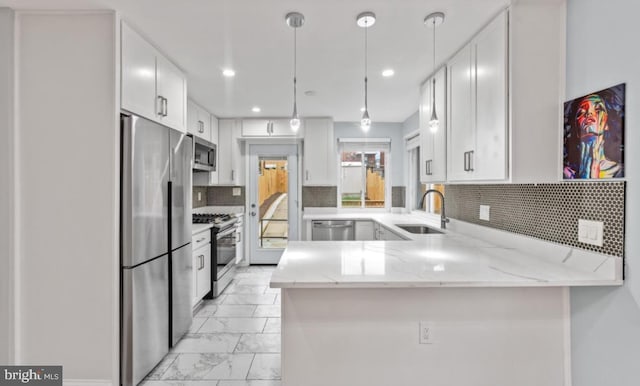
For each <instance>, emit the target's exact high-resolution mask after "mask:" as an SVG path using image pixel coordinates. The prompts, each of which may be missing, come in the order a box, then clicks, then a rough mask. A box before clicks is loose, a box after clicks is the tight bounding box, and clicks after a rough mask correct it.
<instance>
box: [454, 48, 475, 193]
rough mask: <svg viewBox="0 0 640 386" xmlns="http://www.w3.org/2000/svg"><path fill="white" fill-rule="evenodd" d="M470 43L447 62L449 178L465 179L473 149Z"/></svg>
mask: <svg viewBox="0 0 640 386" xmlns="http://www.w3.org/2000/svg"><path fill="white" fill-rule="evenodd" d="M471 59H472V57H471V47H470V46H466V47H464V48H463V49H462V50H460V51H459V52H458V53H457V54H456V55H455V56H454V57H453V58H452V59H451V61H450V62H449V64H448V66H447V75H448V78H449V81H448V86H449V87H448V89H449V90H448V91H449V104H448V107H449V151H448V159H449V179H450V180H452V181H461V180H465V179H469V178H470V177H469V174H468V173H469V169H470V167H469V158H470V157H471V156H472V155H473V151H474V150H475V130H474V128H475V127H474V126H475V125H474V122H473V103H474V100H473V99H474V98H473V89H472V85H473V71H472V61H471Z"/></svg>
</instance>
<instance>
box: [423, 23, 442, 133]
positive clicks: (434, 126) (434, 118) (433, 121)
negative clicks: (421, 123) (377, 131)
mask: <svg viewBox="0 0 640 386" xmlns="http://www.w3.org/2000/svg"><path fill="white" fill-rule="evenodd" d="M443 22H444V13H442V12H433V13H430V14H429V15H427V17H425V18H424V24H425V25H427V26H429V24H431V27H433V81H432V83H431V91H432V94H431V97H432V98H431V118H430V119H429V129H430V130H431V132H432V133H436V132H437V131H438V128H439V127H440V121H439V120H438V114H437V113H436V74H435V72H436V26H438V25H440V24H442V23H443Z"/></svg>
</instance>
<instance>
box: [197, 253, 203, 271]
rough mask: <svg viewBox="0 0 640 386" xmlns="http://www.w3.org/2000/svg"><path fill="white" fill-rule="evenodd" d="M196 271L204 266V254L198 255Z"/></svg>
mask: <svg viewBox="0 0 640 386" xmlns="http://www.w3.org/2000/svg"><path fill="white" fill-rule="evenodd" d="M198 265H199V266H198V271H200V270H201V269H203V268H204V255H200V256H198Z"/></svg>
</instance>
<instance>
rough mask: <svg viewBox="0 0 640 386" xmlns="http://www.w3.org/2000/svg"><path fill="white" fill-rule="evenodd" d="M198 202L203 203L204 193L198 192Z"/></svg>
mask: <svg viewBox="0 0 640 386" xmlns="http://www.w3.org/2000/svg"><path fill="white" fill-rule="evenodd" d="M198 201H202V192H198Z"/></svg>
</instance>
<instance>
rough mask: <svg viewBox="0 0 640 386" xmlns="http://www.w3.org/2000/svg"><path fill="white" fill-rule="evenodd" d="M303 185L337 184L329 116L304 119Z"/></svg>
mask: <svg viewBox="0 0 640 386" xmlns="http://www.w3.org/2000/svg"><path fill="white" fill-rule="evenodd" d="M304 121H305V133H304V175H303V176H302V184H303V185H309V186H313V185H327V186H336V185H337V183H338V182H337V174H338V173H337V170H336V168H337V165H336V162H337V155H336V151H335V143H334V136H333V121H332V120H331V119H330V118H308V119H305V120H304Z"/></svg>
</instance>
